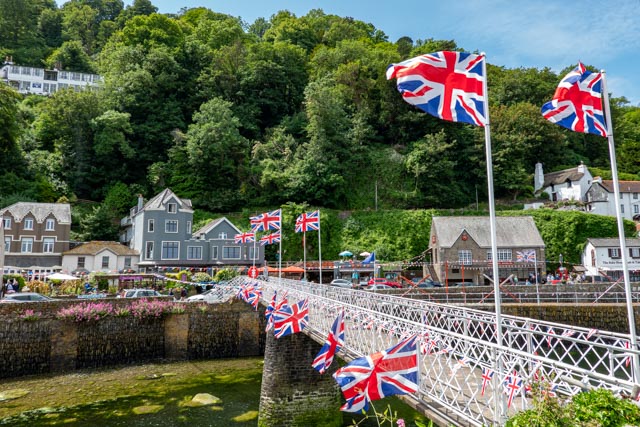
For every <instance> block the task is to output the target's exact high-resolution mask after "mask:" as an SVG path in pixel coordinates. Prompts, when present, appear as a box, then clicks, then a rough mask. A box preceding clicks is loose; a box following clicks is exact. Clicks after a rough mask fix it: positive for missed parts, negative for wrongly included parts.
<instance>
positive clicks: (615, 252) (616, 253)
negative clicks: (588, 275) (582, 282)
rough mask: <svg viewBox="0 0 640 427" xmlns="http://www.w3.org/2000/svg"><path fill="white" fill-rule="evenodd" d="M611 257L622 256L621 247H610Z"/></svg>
mask: <svg viewBox="0 0 640 427" xmlns="http://www.w3.org/2000/svg"><path fill="white" fill-rule="evenodd" d="M607 252H609V258H620V248H609V249H608V250H607Z"/></svg>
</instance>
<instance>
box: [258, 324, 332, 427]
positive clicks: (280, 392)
mask: <svg viewBox="0 0 640 427" xmlns="http://www.w3.org/2000/svg"><path fill="white" fill-rule="evenodd" d="M320 347H321V346H320V344H318V343H316V342H315V341H314V340H313V339H311V338H310V337H309V336H307V335H306V334H303V333H298V334H294V335H289V336H286V337H282V338H279V339H275V338H274V336H273V334H272V333H268V334H267V342H266V345H265V351H264V370H263V374H262V389H261V391H260V410H259V416H258V427H298V426H300V427H302V426H304V427H308V426H328V427H332V426H335V427H338V426H342V413H341V412H340V406H341V405H342V402H341V394H340V389H339V388H338V386H337V384H336V382H335V380H334V379H333V378H332V376H331V374H332V373H333V372H335V370H336V369H337V367H336V362H337V360H335V359H334V363H333V364H332V368H333V369H330V370H329V371H327V372H325V373H324V374H322V375H320V374H319V373H318V372H317V371H316V370H315V369H313V368H312V367H311V363H312V362H313V359H314V357H315V355H316V354H317V353H318V351H319V350H320Z"/></svg>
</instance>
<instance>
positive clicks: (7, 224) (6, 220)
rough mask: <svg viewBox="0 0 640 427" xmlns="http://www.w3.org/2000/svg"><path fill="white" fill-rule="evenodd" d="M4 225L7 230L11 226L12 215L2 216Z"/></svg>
mask: <svg viewBox="0 0 640 427" xmlns="http://www.w3.org/2000/svg"><path fill="white" fill-rule="evenodd" d="M2 225H3V227H4V229H5V230H8V229H10V228H11V217H7V216H5V217H3V218H2Z"/></svg>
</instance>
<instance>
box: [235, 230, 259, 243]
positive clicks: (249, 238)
mask: <svg viewBox="0 0 640 427" xmlns="http://www.w3.org/2000/svg"><path fill="white" fill-rule="evenodd" d="M255 241H256V233H251V232H247V233H242V234H236V235H235V242H236V243H251V242H255Z"/></svg>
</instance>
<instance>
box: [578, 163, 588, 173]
mask: <svg viewBox="0 0 640 427" xmlns="http://www.w3.org/2000/svg"><path fill="white" fill-rule="evenodd" d="M586 171H587V169H586V166H585V165H584V163H583V162H580V164H579V165H578V172H580V173H585V172H586Z"/></svg>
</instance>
